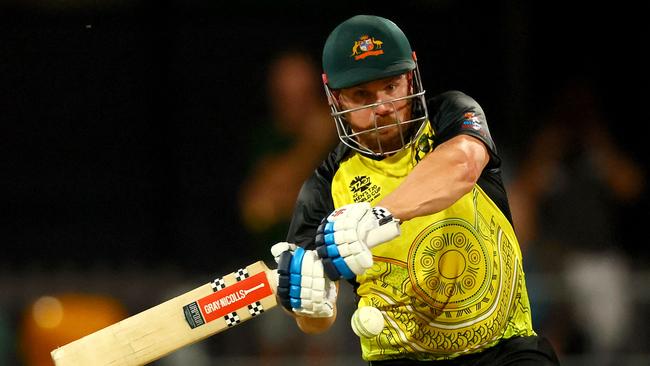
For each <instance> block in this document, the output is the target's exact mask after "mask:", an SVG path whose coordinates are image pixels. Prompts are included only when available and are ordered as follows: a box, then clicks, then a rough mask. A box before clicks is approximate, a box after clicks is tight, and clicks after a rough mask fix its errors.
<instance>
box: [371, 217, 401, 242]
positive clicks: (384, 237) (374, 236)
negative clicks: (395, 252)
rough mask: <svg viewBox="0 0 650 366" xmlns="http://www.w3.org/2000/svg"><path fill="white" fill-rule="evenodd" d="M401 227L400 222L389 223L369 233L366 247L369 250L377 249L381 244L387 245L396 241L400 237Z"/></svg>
mask: <svg viewBox="0 0 650 366" xmlns="http://www.w3.org/2000/svg"><path fill="white" fill-rule="evenodd" d="M400 233H401V232H400V227H399V221H398V220H392V221H389V222H387V223H385V224H383V225H381V226H379V227H378V228H376V229H372V230H370V232H368V237H367V238H366V245H368V248H373V247H376V246H377V245H379V244H382V243H385V242H387V241H389V240H392V239H395V238H396V237H398V236H399V235H400Z"/></svg>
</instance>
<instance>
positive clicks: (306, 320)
mask: <svg viewBox="0 0 650 366" xmlns="http://www.w3.org/2000/svg"><path fill="white" fill-rule="evenodd" d="M293 316H294V318H295V319H296V323H297V324H298V328H300V330H302V331H303V332H304V333H307V334H318V333H323V332H325V331H326V330H328V329H329V328H330V327H331V326H332V324H334V321H335V320H336V307H334V315H333V316H331V317H329V318H310V317H306V316H300V315H296V314H293Z"/></svg>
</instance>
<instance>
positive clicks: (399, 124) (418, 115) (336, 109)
mask: <svg viewBox="0 0 650 366" xmlns="http://www.w3.org/2000/svg"><path fill="white" fill-rule="evenodd" d="M414 58H415V55H414ZM412 75H413V77H412V84H411V88H409V89H410V90H411V93H410V94H409V95H406V96H403V97H399V98H395V99H390V100H386V101H379V102H376V103H372V104H367V105H363V106H360V107H355V108H350V109H343V107H342V106H341V104H340V103H339V101H338V98H337V97H336V96H335V95H334V92H333V91H332V89H331V88H330V87H329V85H328V82H327V77H326V75H323V85H324V87H325V94H327V100H328V102H329V106H330V110H331V115H332V118H333V119H334V123H335V124H336V131H337V133H338V135H339V139H340V140H341V142H343V143H344V144H345V145H347V146H349V147H350V148H352V149H354V150H356V151H359V152H361V153H363V154H367V155H372V156H377V157H383V156H388V155H392V154H394V153H396V152H399V151H402V150H404V149H406V148H408V147H409V146H411V145H412V144H413V143H414V142H415V141H418V139H419V137H420V135H421V134H422V132H423V131H424V127H425V122H426V120H427V118H428V112H427V105H426V99H425V97H424V93H425V90H424V88H423V86H422V80H421V77H420V71H419V69H418V67H417V61H416V63H415V69H414V70H413V71H412ZM402 101H407V103H409V104H410V108H411V113H410V117H409V118H408V119H407V120H404V121H402V120H400V118H399V116H398V115H397V108H396V107H395V103H396V102H402ZM383 104H390V105H392V107H393V108H392V110H393V111H394V112H393V113H394V120H395V122H394V123H393V124H388V125H384V126H379V125H378V124H377V115H376V114H375V113H374V112H373V113H372V115H373V117H374V118H373V120H374V122H373V124H372V126H371V127H370V128H368V129H366V130H363V131H354V130H353V129H352V128H351V126H350V124H349V123H348V122H347V120H346V118H347V115H349V114H350V113H352V112H357V111H360V110H364V109H370V110H373V109H375V108H377V107H378V106H380V105H383ZM395 127H396V128H397V129H398V131H399V136H400V140H401V144H400V146H399V147H397V148H391V147H384V146H382V142H381V140H380V138H379V136H380V134H379V131H381V130H383V129H388V128H395ZM363 136H374V139H375V141H376V144H375V148H371V147H370V146H367V145H365V144H363V143H362V142H361V139H360V138H359V137H363Z"/></svg>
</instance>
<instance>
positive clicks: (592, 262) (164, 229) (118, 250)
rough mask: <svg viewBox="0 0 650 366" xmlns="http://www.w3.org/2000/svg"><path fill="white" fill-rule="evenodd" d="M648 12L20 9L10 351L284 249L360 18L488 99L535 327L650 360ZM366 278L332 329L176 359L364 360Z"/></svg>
mask: <svg viewBox="0 0 650 366" xmlns="http://www.w3.org/2000/svg"><path fill="white" fill-rule="evenodd" d="M382 4H383V3H382ZM638 10H639V9H632V8H627V7H626V5H625V4H624V3H622V2H621V3H612V2H601V3H600V4H595V3H594V2H588V3H587V2H585V3H584V4H579V3H573V2H566V1H564V2H560V1H528V2H520V1H513V0H501V1H496V2H479V1H467V0H460V1H450V0H437V1H435V0H431V1H424V0H420V1H409V2H405V1H402V2H399V3H392V4H386V5H381V4H379V3H377V4H372V5H363V4H360V3H355V2H344V1H328V2H319V3H312V4H308V3H307V2H301V1H289V0H284V1H275V2H259V3H258V2H253V1H239V2H236V3H232V4H228V5H227V6H226V5H224V4H223V3H221V2H217V1H204V0H185V1H174V0H169V1H166V2H153V1H142V0H130V1H126V0H104V1H98V0H66V1H63V0H62V1H37V0H20V1H19V0H13V1H12V0H3V1H2V2H1V3H0V37H1V42H0V86H1V87H0V90H1V92H0V110H1V117H0V121H2V122H1V124H0V126H1V130H0V131H1V132H0V139H2V143H1V144H0V164H1V165H0V172H1V173H0V184H1V185H0V192H1V196H0V197H1V200H0V202H1V203H2V212H4V215H3V217H5V219H3V220H2V221H1V222H0V243H2V251H1V254H0V365H48V364H50V363H49V362H50V361H49V351H50V350H51V349H52V348H54V347H56V346H58V345H62V344H65V343H67V342H69V341H71V340H72V339H76V338H78V337H80V336H81V335H83V334H85V333H89V332H91V331H93V330H95V329H97V328H101V327H103V326H105V325H107V324H110V323H113V322H115V321H117V320H119V319H122V318H124V317H125V316H127V315H132V314H135V313H137V312H139V311H142V310H144V309H146V308H149V307H151V306H152V305H155V304H158V303H160V302H161V301H163V300H166V299H168V298H171V297H173V296H176V295H178V294H180V293H182V292H185V291H187V290H189V289H192V288H194V287H196V286H198V285H200V284H202V283H205V282H207V281H208V280H210V279H212V278H214V277H216V276H218V275H222V274H225V273H227V272H231V271H232V270H234V269H236V268H239V266H244V265H247V264H249V263H251V262H252V261H255V260H258V259H263V260H265V261H266V262H267V263H269V264H270V263H271V262H270V261H269V260H271V261H272V258H270V254H269V252H268V248H269V247H270V245H272V244H273V243H275V242H277V241H281V240H283V239H284V233H285V230H286V225H287V222H288V215H290V213H291V208H292V205H293V202H294V200H295V196H296V193H297V190H298V189H299V186H300V183H301V182H302V180H303V179H304V178H305V177H306V176H308V175H309V174H310V172H311V171H312V169H313V168H314V166H315V165H316V164H317V163H318V162H319V161H320V160H321V159H322V157H323V156H324V154H325V153H326V152H327V151H328V149H330V148H331V147H332V146H333V145H334V144H335V143H336V137H335V130H334V125H333V124H332V123H331V121H330V120H329V117H328V115H327V110H326V109H325V108H324V107H325V101H324V99H323V91H322V87H321V85H320V66H319V65H320V52H321V48H322V45H323V43H324V41H325V38H326V37H327V35H328V34H329V32H330V31H331V30H332V29H333V27H335V26H336V25H337V24H338V23H339V22H341V21H343V20H345V19H347V18H348V17H350V16H352V15H355V14H359V13H366V14H375V15H381V16H385V17H388V18H390V19H391V20H393V21H395V22H396V23H397V24H398V25H399V26H400V27H401V28H402V29H403V30H404V32H405V33H406V34H407V36H408V37H409V38H410V41H411V44H412V46H413V48H414V50H416V52H417V54H418V59H419V62H420V68H421V72H422V76H423V80H424V85H425V88H426V89H427V95H429V96H433V95H435V94H437V93H439V92H442V91H445V90H449V89H457V90H462V91H464V92H465V93H467V94H469V95H471V96H473V97H474V98H475V99H477V100H478V101H479V103H480V104H481V105H482V106H483V108H484V110H485V112H486V115H487V117H488V121H489V125H490V130H491V132H492V136H493V138H494V139H495V141H496V144H497V146H498V148H499V152H500V154H501V155H502V156H503V159H504V174H505V175H504V177H505V179H506V183H507V185H508V190H509V192H510V200H511V205H512V210H513V214H514V220H515V226H516V229H517V232H518V235H519V239H520V244H521V246H522V250H523V252H524V269H525V270H526V272H527V280H528V285H529V294H530V297H531V302H532V305H533V322H534V325H535V329H536V330H537V331H538V332H539V333H541V334H544V335H546V336H547V337H549V338H550V339H551V341H552V342H553V344H554V345H555V347H556V349H557V351H558V353H559V354H560V358H561V360H562V361H563V364H565V365H600V364H602V365H609V364H614V363H615V364H616V365H647V364H650V334H649V333H650V330H648V329H649V327H648V325H649V324H650V310H649V309H650V307H649V306H648V305H649V304H650V265H648V263H649V262H648V259H649V257H650V256H649V255H648V254H649V249H648V247H649V246H648V243H647V237H646V236H645V234H644V233H645V227H644V225H645V221H647V218H648V208H649V206H648V186H647V178H648V169H647V167H648V154H647V153H646V151H645V150H643V149H642V148H643V146H644V142H645V141H643V140H645V138H644V137H643V135H645V134H644V133H643V131H644V130H645V125H646V124H647V122H646V121H645V117H643V113H641V112H643V110H644V108H645V107H643V104H642V103H643V101H642V100H645V98H643V99H642V98H641V87H640V85H641V84H642V81H641V80H646V79H647V73H646V72H645V71H646V69H645V68H646V67H647V66H644V69H643V70H642V68H641V60H642V59H643V56H642V52H641V50H642V48H643V47H644V46H642V43H641V39H642V37H641V16H640V12H639V11H638ZM643 38H644V39H645V38H646V37H643ZM644 64H645V63H644ZM644 113H645V112H644ZM351 291H352V290H351V288H350V287H349V286H346V285H343V288H342V291H341V300H340V301H339V304H340V307H341V308H340V309H341V312H340V315H339V316H340V319H339V320H338V321H337V323H336V325H335V327H334V328H333V329H332V330H331V331H330V332H328V333H325V334H323V335H318V336H313V337H305V336H303V335H301V334H300V333H299V331H298V330H297V329H296V327H295V325H293V324H292V322H290V321H289V320H288V318H287V317H285V316H284V314H282V312H280V311H278V312H270V313H268V314H265V316H264V317H263V318H261V319H258V320H257V321H254V322H248V323H245V324H243V325H242V326H240V327H237V328H235V329H233V330H231V331H229V332H227V333H222V334H218V335H216V336H214V337H212V338H209V339H207V340H206V341H204V342H201V343H199V344H196V345H195V346H192V347H189V348H186V349H184V350H182V351H179V352H177V353H174V354H173V355H171V356H168V357H166V358H164V359H162V360H160V361H158V362H157V363H156V364H158V365H214V364H220V365H235V364H237V365H239V366H244V365H258V364H264V365H274V364H278V365H280V364H281V365H293V364H296V365H309V364H322V363H323V362H335V363H336V364H345V365H363V364H364V363H363V362H362V361H361V359H360V349H359V346H358V340H357V338H356V336H355V335H354V334H353V332H352V330H351V329H350V327H349V322H348V319H349V317H350V315H351V313H352V310H353V306H354V304H353V298H352V294H351Z"/></svg>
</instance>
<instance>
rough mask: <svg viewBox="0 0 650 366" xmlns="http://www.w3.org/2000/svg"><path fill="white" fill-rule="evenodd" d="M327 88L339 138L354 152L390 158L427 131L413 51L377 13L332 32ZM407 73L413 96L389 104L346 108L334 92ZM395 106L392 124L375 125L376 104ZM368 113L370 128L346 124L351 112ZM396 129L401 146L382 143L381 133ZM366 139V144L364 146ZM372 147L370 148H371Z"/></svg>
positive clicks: (325, 62) (325, 76) (325, 79)
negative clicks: (405, 111)
mask: <svg viewBox="0 0 650 366" xmlns="http://www.w3.org/2000/svg"><path fill="white" fill-rule="evenodd" d="M323 70H324V74H323V84H324V86H325V93H326V95H327V99H328V102H329V105H330V110H331V114H332V117H333V118H334V122H335V123H336V130H337V132H338V135H339V139H340V140H341V141H342V142H343V143H344V144H345V145H347V146H349V147H351V148H352V149H354V150H356V151H359V152H362V153H364V154H369V155H373V156H387V155H390V154H394V153H396V152H398V151H401V150H404V149H405V148H407V147H408V146H410V145H411V144H413V142H414V141H417V139H418V138H419V136H420V135H421V134H422V131H424V126H425V121H426V120H427V117H428V115H427V108H426V101H425V97H424V92H425V91H424V88H423V87H422V80H421V77H420V71H419V69H418V64H417V59H416V57H415V52H413V50H412V49H411V45H410V43H409V41H408V39H407V38H406V35H405V34H404V32H402V30H401V29H400V28H399V27H398V26H397V25H396V24H395V23H393V22H392V21H390V20H388V19H386V18H382V17H378V16H373V15H357V16H354V17H352V18H349V19H348V20H346V21H344V22H343V23H341V24H339V25H338V26H337V27H336V28H335V29H334V30H333V31H332V33H330V35H329V37H328V38H327V41H326V42H325V46H324V48H323ZM402 74H409V75H410V76H411V77H410V79H409V83H410V85H409V94H408V95H406V96H403V97H399V98H396V99H391V100H381V101H377V102H376V103H372V104H368V105H364V106H360V107H356V106H355V108H349V109H345V108H344V106H342V105H341V103H340V102H339V99H338V96H337V95H336V94H337V93H336V92H334V91H335V90H341V89H347V88H350V87H353V86H356V85H360V84H364V83H367V82H371V81H375V80H380V79H385V78H388V77H393V76H398V75H402ZM405 101H406V103H408V106H409V107H410V109H411V113H410V115H409V117H408V119H407V120H404V121H402V120H400V119H399V116H398V113H397V109H396V108H395V106H396V103H398V102H399V103H400V104H403V103H404V102H405ZM382 105H390V106H392V107H393V110H394V111H395V112H394V116H393V117H394V121H395V122H394V123H391V124H389V125H385V126H379V125H378V124H377V115H376V114H375V113H374V110H375V109H376V108H377V107H378V106H382ZM361 110H370V111H371V112H372V116H373V119H374V123H372V126H371V127H370V128H368V129H366V130H363V131H354V130H353V129H352V127H351V125H350V123H349V122H348V118H349V116H350V114H351V113H354V112H357V111H361ZM388 128H397V129H398V131H399V138H400V142H401V143H400V144H398V145H399V146H395V145H396V144H395V143H394V142H393V141H391V142H390V146H388V142H386V141H384V144H383V145H382V141H381V140H380V134H379V132H380V131H381V130H384V129H388ZM362 141H365V142H366V143H365V144H364V143H363V142H362ZM369 144H370V145H372V146H368V145H369Z"/></svg>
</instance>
